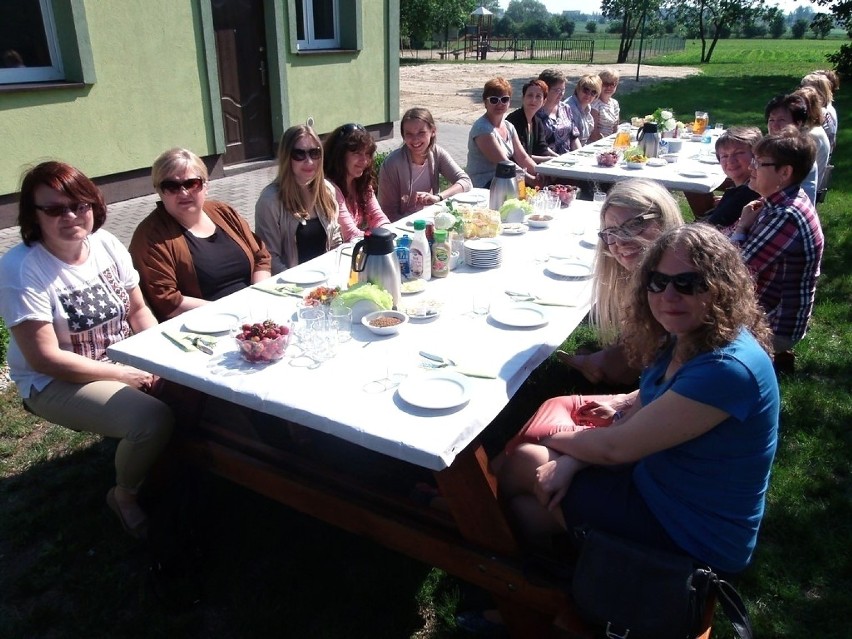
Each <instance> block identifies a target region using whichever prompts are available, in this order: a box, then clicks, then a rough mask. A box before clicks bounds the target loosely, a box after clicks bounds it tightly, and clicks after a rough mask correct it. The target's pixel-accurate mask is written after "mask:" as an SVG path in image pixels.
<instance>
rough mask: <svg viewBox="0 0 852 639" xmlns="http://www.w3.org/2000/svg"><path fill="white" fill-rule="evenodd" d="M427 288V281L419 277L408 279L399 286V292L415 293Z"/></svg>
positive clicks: (404, 293)
mask: <svg viewBox="0 0 852 639" xmlns="http://www.w3.org/2000/svg"><path fill="white" fill-rule="evenodd" d="M425 290H426V282H424V281H423V280H422V279H420V278H417V279H416V280H408V281H407V282H403V283H402V284H400V286H399V292H400V293H402V294H403V295H414V294H415V293H422V292H423V291H425Z"/></svg>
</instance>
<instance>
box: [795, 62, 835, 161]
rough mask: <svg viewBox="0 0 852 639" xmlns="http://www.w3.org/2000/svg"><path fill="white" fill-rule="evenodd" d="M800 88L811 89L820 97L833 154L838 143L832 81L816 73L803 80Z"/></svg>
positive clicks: (824, 125)
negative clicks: (835, 144)
mask: <svg viewBox="0 0 852 639" xmlns="http://www.w3.org/2000/svg"><path fill="white" fill-rule="evenodd" d="M799 86H801V87H811V88H813V89H814V90H816V92H817V95H819V100H820V106H821V107H822V109H823V120H822V128H823V129H825V133H826V135H827V136H828V141H829V142H830V143H831V150H832V152H833V151H834V143H835V142H836V141H837V110H836V109H835V108H834V103H833V101H834V93H833V91H832V89H831V86H832V85H831V80H829V79H828V77H827V76H825V75H823V74H822V73H819V72H816V71H815V72H814V73H809V74H808V75H806V76H805V77H804V78H802V81H801V83H800V84H799Z"/></svg>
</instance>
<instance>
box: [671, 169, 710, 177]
mask: <svg viewBox="0 0 852 639" xmlns="http://www.w3.org/2000/svg"><path fill="white" fill-rule="evenodd" d="M678 173H679V174H680V175H682V176H683V177H691V178H702V177H707V173H705V172H704V171H699V170H697V169H680V170H679V171H678Z"/></svg>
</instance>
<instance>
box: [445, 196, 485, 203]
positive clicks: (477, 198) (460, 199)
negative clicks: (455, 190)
mask: <svg viewBox="0 0 852 639" xmlns="http://www.w3.org/2000/svg"><path fill="white" fill-rule="evenodd" d="M450 199H451V200H453V201H454V202H460V203H462V204H479V203H480V202H484V201H485V196H484V195H480V194H479V193H459V194H458V195H451V196H450Z"/></svg>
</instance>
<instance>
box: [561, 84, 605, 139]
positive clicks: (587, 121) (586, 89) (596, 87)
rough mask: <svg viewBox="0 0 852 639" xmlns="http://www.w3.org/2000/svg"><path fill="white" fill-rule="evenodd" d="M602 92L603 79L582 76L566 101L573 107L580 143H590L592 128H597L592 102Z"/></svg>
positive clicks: (572, 113)
mask: <svg viewBox="0 0 852 639" xmlns="http://www.w3.org/2000/svg"><path fill="white" fill-rule="evenodd" d="M600 94H601V79H600V77H598V76H597V75H584V76H580V79H579V80H577V86H576V87H575V88H574V95H572V96H571V97H570V98H568V100H567V101H566V103H567V104H568V107H569V108H570V109H571V116H572V117H573V119H574V125H575V126H576V127H577V130H578V131H579V132H580V144H581V145H583V144H588V142H589V137H590V136H591V135H592V130H593V129H594V128H595V119H594V117H593V116H592V102H594V101H595V99H596V98H597V97H598V96H599V95H600Z"/></svg>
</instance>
